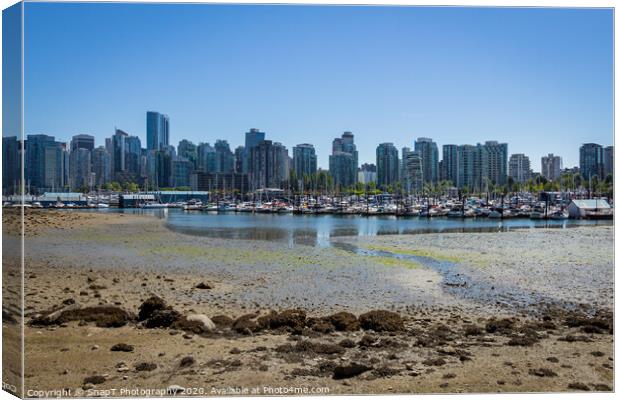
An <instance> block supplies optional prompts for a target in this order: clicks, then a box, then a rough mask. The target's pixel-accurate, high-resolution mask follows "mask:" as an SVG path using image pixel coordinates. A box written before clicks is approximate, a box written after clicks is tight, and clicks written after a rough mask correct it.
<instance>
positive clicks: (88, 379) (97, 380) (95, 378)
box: [83, 375, 106, 385]
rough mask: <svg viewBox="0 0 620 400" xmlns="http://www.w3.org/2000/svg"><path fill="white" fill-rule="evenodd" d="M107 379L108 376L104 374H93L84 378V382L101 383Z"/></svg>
mask: <svg viewBox="0 0 620 400" xmlns="http://www.w3.org/2000/svg"><path fill="white" fill-rule="evenodd" d="M105 381H106V378H105V376H103V375H92V376H87V377H86V378H84V382H83V384H84V385H86V384H89V383H90V384H92V385H99V384H102V383H103V382H105Z"/></svg>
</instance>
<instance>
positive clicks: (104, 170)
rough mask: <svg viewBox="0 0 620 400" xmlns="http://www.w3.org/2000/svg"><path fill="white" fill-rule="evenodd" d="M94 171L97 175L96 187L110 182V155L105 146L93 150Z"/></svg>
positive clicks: (95, 179) (95, 178)
mask: <svg viewBox="0 0 620 400" xmlns="http://www.w3.org/2000/svg"><path fill="white" fill-rule="evenodd" d="M92 171H93V173H94V174H95V177H94V182H93V184H94V185H95V186H96V187H101V186H103V185H105V184H106V183H108V182H110V153H108V151H107V150H106V148H105V147H103V146H99V147H97V148H95V149H93V152H92Z"/></svg>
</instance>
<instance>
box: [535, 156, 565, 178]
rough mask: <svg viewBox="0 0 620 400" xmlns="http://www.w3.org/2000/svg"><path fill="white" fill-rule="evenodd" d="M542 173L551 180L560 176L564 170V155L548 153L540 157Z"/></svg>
mask: <svg viewBox="0 0 620 400" xmlns="http://www.w3.org/2000/svg"><path fill="white" fill-rule="evenodd" d="M540 164H541V168H540V174H541V175H542V176H544V177H545V178H547V179H548V180H550V181H555V180H557V179H559V178H560V172H561V171H562V157H560V156H554V155H553V154H548V155H546V156H544V157H542V158H541V159H540Z"/></svg>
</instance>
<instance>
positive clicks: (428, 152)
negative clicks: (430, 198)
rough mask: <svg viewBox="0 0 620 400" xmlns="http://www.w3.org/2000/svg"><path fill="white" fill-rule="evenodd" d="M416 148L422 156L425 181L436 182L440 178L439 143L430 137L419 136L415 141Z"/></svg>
mask: <svg viewBox="0 0 620 400" xmlns="http://www.w3.org/2000/svg"><path fill="white" fill-rule="evenodd" d="M414 150H415V151H417V152H418V153H419V154H420V157H422V166H423V174H424V182H425V183H435V182H437V180H438V179H439V150H438V149H437V143H435V142H433V140H432V139H429V138H423V137H421V138H418V140H416V141H415V143H414Z"/></svg>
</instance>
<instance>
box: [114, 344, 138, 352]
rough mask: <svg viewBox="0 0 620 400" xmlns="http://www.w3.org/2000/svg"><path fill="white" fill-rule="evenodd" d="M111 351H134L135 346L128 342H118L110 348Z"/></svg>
mask: <svg viewBox="0 0 620 400" xmlns="http://www.w3.org/2000/svg"><path fill="white" fill-rule="evenodd" d="M110 351H124V352H130V351H133V346H132V345H130V344H127V343H117V344H115V345H114V346H112V347H111V348H110Z"/></svg>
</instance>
